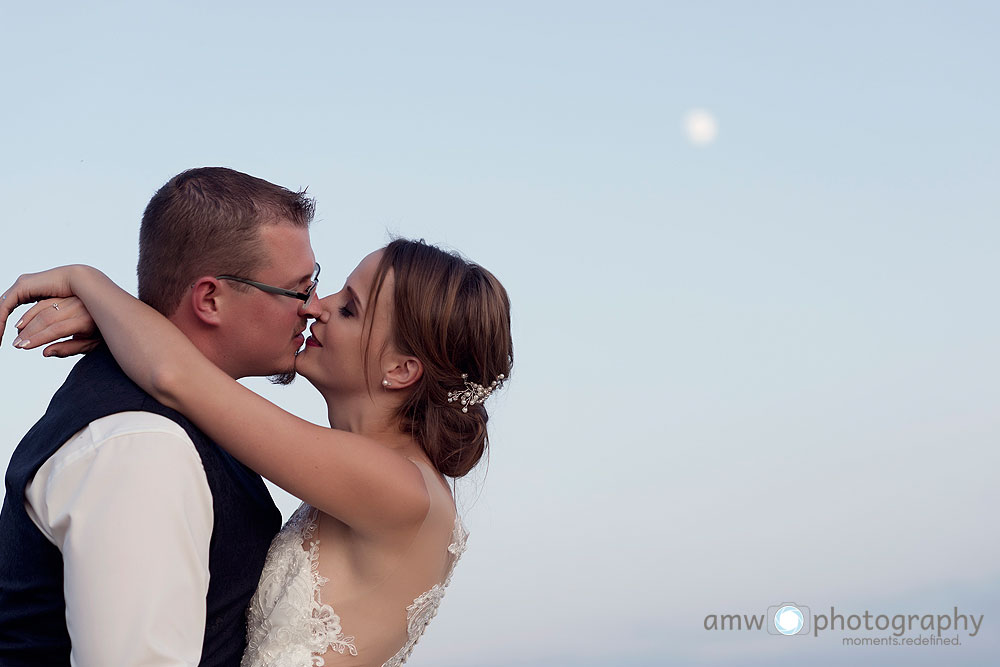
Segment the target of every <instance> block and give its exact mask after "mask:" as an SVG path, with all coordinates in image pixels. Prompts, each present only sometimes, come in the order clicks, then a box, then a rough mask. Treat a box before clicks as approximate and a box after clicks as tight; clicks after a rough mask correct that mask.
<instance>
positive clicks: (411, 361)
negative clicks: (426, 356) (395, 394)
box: [382, 357, 424, 389]
mask: <svg viewBox="0 0 1000 667" xmlns="http://www.w3.org/2000/svg"><path fill="white" fill-rule="evenodd" d="M423 375H424V365H423V364H422V363H420V360H419V359H417V358H416V357H399V358H397V359H395V360H394V363H393V364H392V365H391V366H389V367H388V368H387V369H386V370H385V372H384V373H382V379H383V380H385V381H388V383H389V384H385V382H383V383H382V386H383V387H385V388H386V389H405V388H407V387H412V386H413V385H414V384H415V383H416V382H417V380H419V379H420V378H421V377H423Z"/></svg>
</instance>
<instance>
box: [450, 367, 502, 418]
mask: <svg viewBox="0 0 1000 667" xmlns="http://www.w3.org/2000/svg"><path fill="white" fill-rule="evenodd" d="M503 380H504V374H503V373H501V374H500V375H498V376H497V379H496V380H494V381H493V382H491V383H490V386H488V387H484V386H483V385H481V384H476V383H475V382H469V374H468V373H462V381H463V382H464V383H465V389H459V390H456V391H449V392H448V402H449V403H454V402H456V401H458V402H459V403H461V404H462V412H468V411H469V406H470V405H477V404H479V403H482V402H483V401H485V400H486V399H487V398H489V397H490V394H492V393H493V390H494V389H497V388H498V387H500V386H502V385H503ZM456 407H457V406H456Z"/></svg>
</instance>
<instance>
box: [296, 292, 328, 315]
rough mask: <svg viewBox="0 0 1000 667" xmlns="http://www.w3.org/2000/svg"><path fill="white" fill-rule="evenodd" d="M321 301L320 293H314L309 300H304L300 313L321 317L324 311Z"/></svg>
mask: <svg viewBox="0 0 1000 667" xmlns="http://www.w3.org/2000/svg"><path fill="white" fill-rule="evenodd" d="M319 301H320V299H319V295H318V294H313V295H312V298H311V299H309V301H308V302H303V303H302V305H301V306H299V315H300V316H301V317H311V318H313V319H314V320H315V319H319V316H320V315H321V314H322V313H323V306H322V305H320V302H319Z"/></svg>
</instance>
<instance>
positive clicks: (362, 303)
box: [346, 285, 365, 312]
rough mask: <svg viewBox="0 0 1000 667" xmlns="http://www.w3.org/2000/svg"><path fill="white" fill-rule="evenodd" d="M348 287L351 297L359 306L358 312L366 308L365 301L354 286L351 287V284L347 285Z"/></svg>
mask: <svg viewBox="0 0 1000 667" xmlns="http://www.w3.org/2000/svg"><path fill="white" fill-rule="evenodd" d="M346 287H347V293H348V294H350V295H351V299H353V300H354V303H355V304H356V305H357V306H358V312H361V311H362V310H364V309H365V306H364V302H363V301H361V299H359V298H358V293H357V292H355V291H354V288H353V287H351V286H350V285H346Z"/></svg>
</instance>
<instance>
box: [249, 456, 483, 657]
mask: <svg viewBox="0 0 1000 667" xmlns="http://www.w3.org/2000/svg"><path fill="white" fill-rule="evenodd" d="M414 465H416V466H417V468H418V469H419V470H420V472H421V474H422V475H423V478H424V482H425V484H426V487H427V493H428V496H429V498H430V503H429V510H428V512H427V516H426V517H425V518H424V521H423V522H422V523H421V524H420V525H419V526H418V527H416V529H415V530H408V531H405V532H401V533H400V534H397V535H388V536H386V535H383V536H378V537H377V538H375V539H372V538H371V537H369V536H365V535H360V534H358V533H357V532H355V531H354V530H352V529H351V528H350V527H349V526H347V524H345V523H343V522H341V521H339V520H337V519H336V518H334V517H331V516H330V515H328V514H324V513H322V512H320V511H319V510H317V509H315V508H313V507H310V506H309V505H305V504H303V505H302V506H301V507H300V508H299V509H298V511H296V513H295V514H294V515H293V516H292V518H291V519H290V520H289V521H288V523H287V524H285V527H284V528H283V529H282V531H281V533H280V534H279V535H278V536H277V537H276V538H275V540H274V543H273V544H272V545H271V550H270V552H269V553H268V558H267V563H266V564H265V566H264V572H263V574H262V575H261V580H260V585H259V586H258V589H257V593H256V594H255V596H254V598H253V600H252V601H251V604H250V610H249V617H248V639H249V642H248V646H247V652H246V654H245V655H244V658H243V665H244V666H247V667H250V666H253V667H258V666H261V665H268V666H273V667H292V666H295V667H298V666H300V665H302V666H304V667H308V666H312V665H320V664H322V665H329V666H337V667H342V666H346V665H352V666H361V665H364V666H376V667H377V666H378V665H384V666H387V667H395V666H396V665H401V664H403V662H405V660H406V658H407V657H408V656H409V654H410V651H412V649H413V645H414V644H415V643H416V641H417V639H419V638H420V635H421V634H423V631H424V628H425V627H426V626H427V624H428V623H429V622H430V620H431V618H433V616H434V614H435V613H437V608H438V604H439V603H440V601H441V598H442V597H443V596H444V589H445V587H446V586H447V585H448V582H449V580H450V578H451V573H452V570H453V568H454V566H455V563H456V562H457V560H458V558H459V557H460V556H461V555H462V552H463V551H464V550H465V539H466V532H465V529H464V528H463V527H462V524H461V521H460V520H459V517H458V515H457V513H456V511H455V505H454V501H453V500H452V497H451V493H450V491H449V490H448V487H447V486H446V485H445V483H444V481H443V480H442V479H441V478H440V476H439V475H438V474H437V473H436V472H435V471H433V469H431V467H430V466H429V465H428V464H427V463H424V462H417V461H414ZM319 657H322V661H320V660H319V659H318V658H319Z"/></svg>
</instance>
